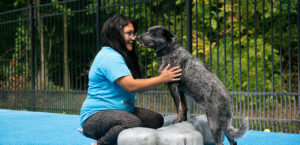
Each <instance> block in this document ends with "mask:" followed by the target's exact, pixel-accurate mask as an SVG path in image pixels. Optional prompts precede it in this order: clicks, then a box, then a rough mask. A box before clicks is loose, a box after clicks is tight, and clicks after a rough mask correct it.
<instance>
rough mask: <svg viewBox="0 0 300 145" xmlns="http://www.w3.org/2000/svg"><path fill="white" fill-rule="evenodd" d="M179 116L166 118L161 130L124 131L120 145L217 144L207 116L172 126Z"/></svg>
mask: <svg viewBox="0 0 300 145" xmlns="http://www.w3.org/2000/svg"><path fill="white" fill-rule="evenodd" d="M176 117H177V115H169V116H166V117H165V118H164V125H163V127H162V128H159V129H156V130H155V129H150V128H144V127H136V128H130V129H126V130H123V131H122V132H121V133H120V135H119V137H118V145H203V144H205V145H211V144H215V143H214V139H213V137H212V134H211V131H210V128H209V125H208V122H207V118H206V116H205V115H198V116H191V117H190V118H189V119H188V121H184V122H181V123H176V124H172V121H173V120H175V119H176Z"/></svg>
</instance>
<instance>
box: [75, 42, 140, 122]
mask: <svg viewBox="0 0 300 145" xmlns="http://www.w3.org/2000/svg"><path fill="white" fill-rule="evenodd" d="M128 75H131V72H130V70H129V69H128V67H127V65H126V63H125V60H124V58H123V57H122V56H121V54H120V53H118V52H117V51H115V50H113V49H112V48H110V47H102V49H101V51H99V52H98V54H97V56H96V57H95V59H94V61H93V64H92V66H91V69H90V72H89V88H88V93H87V97H86V99H85V101H84V102H83V104H82V107H81V110H80V123H81V126H82V125H83V122H84V121H85V120H86V119H87V118H89V117H90V116H91V115H93V114H95V113H97V112H99V111H102V110H122V111H126V112H130V113H132V112H133V109H134V106H135V102H136V100H135V94H136V93H130V92H128V91H126V90H124V89H123V88H121V87H120V86H119V85H118V84H117V83H116V82H115V80H117V79H118V78H120V77H123V76H128Z"/></svg>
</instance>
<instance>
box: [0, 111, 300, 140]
mask: <svg viewBox="0 0 300 145" xmlns="http://www.w3.org/2000/svg"><path fill="white" fill-rule="evenodd" d="M79 119H80V117H79V115H69V114H58V113H46V112H32V111H16V110H7V109H0V145H90V144H91V143H93V142H95V140H93V139H89V138H87V137H85V136H84V135H82V134H81V133H80V132H78V131H77V129H78V128H80V122H79ZM237 142H238V145H300V134H289V133H274V132H262V131H252V130H249V131H247V133H246V134H245V135H244V136H243V137H242V138H240V139H237ZM224 144H225V145H229V142H228V141H227V139H225V140H224Z"/></svg>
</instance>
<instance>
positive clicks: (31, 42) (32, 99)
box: [29, 5, 35, 110]
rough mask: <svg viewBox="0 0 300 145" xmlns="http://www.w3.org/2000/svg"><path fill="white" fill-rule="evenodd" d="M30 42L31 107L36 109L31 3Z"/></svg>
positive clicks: (31, 7)
mask: <svg viewBox="0 0 300 145" xmlns="http://www.w3.org/2000/svg"><path fill="white" fill-rule="evenodd" d="M29 19H30V44H31V93H30V94H31V109H32V110H35V64H34V55H35V45H34V22H33V5H30V14H29Z"/></svg>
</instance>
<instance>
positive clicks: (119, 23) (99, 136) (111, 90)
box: [80, 15, 181, 145]
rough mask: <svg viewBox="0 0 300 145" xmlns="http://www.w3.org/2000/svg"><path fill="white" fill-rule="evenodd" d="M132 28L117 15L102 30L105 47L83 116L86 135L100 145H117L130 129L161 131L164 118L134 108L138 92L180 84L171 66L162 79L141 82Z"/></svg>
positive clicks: (176, 69) (94, 70) (97, 60)
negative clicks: (159, 129) (167, 83)
mask: <svg viewBox="0 0 300 145" xmlns="http://www.w3.org/2000/svg"><path fill="white" fill-rule="evenodd" d="M133 24H134V23H133V22H132V21H130V20H129V19H128V18H127V17H125V16H123V15H116V16H113V17H111V18H109V19H108V20H107V21H106V22H105V23H104V25H103V27H102V30H101V39H102V44H103V47H102V48H101V50H100V51H99V52H98V54H97V56H96V57H95V59H94V61H93V64H92V66H91V69H90V72H89V88H88V94H87V97H86V99H85V101H84V103H83V105H82V108H81V112H80V116H81V118H80V121H81V125H82V128H83V133H84V134H85V135H86V136H87V137H90V138H93V139H96V140H97V142H96V143H97V144H101V145H114V144H116V143H117V138H118V135H119V133H120V132H121V131H122V130H124V129H127V128H132V127H150V128H159V127H161V126H162V125H163V117H162V116H161V115H160V114H159V113H156V112H153V111H151V110H147V109H144V108H139V107H135V92H138V91H146V90H150V89H153V88H155V87H157V86H159V85H161V84H163V83H165V82H170V81H178V80H180V78H179V77H180V75H181V69H179V67H173V68H170V69H169V67H170V66H167V67H166V68H165V69H164V70H163V71H162V73H161V74H160V75H159V76H156V77H152V78H148V79H140V77H141V71H140V69H139V64H138V61H137V57H136V54H135V51H134V42H135V37H136V33H135V29H134V26H133Z"/></svg>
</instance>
